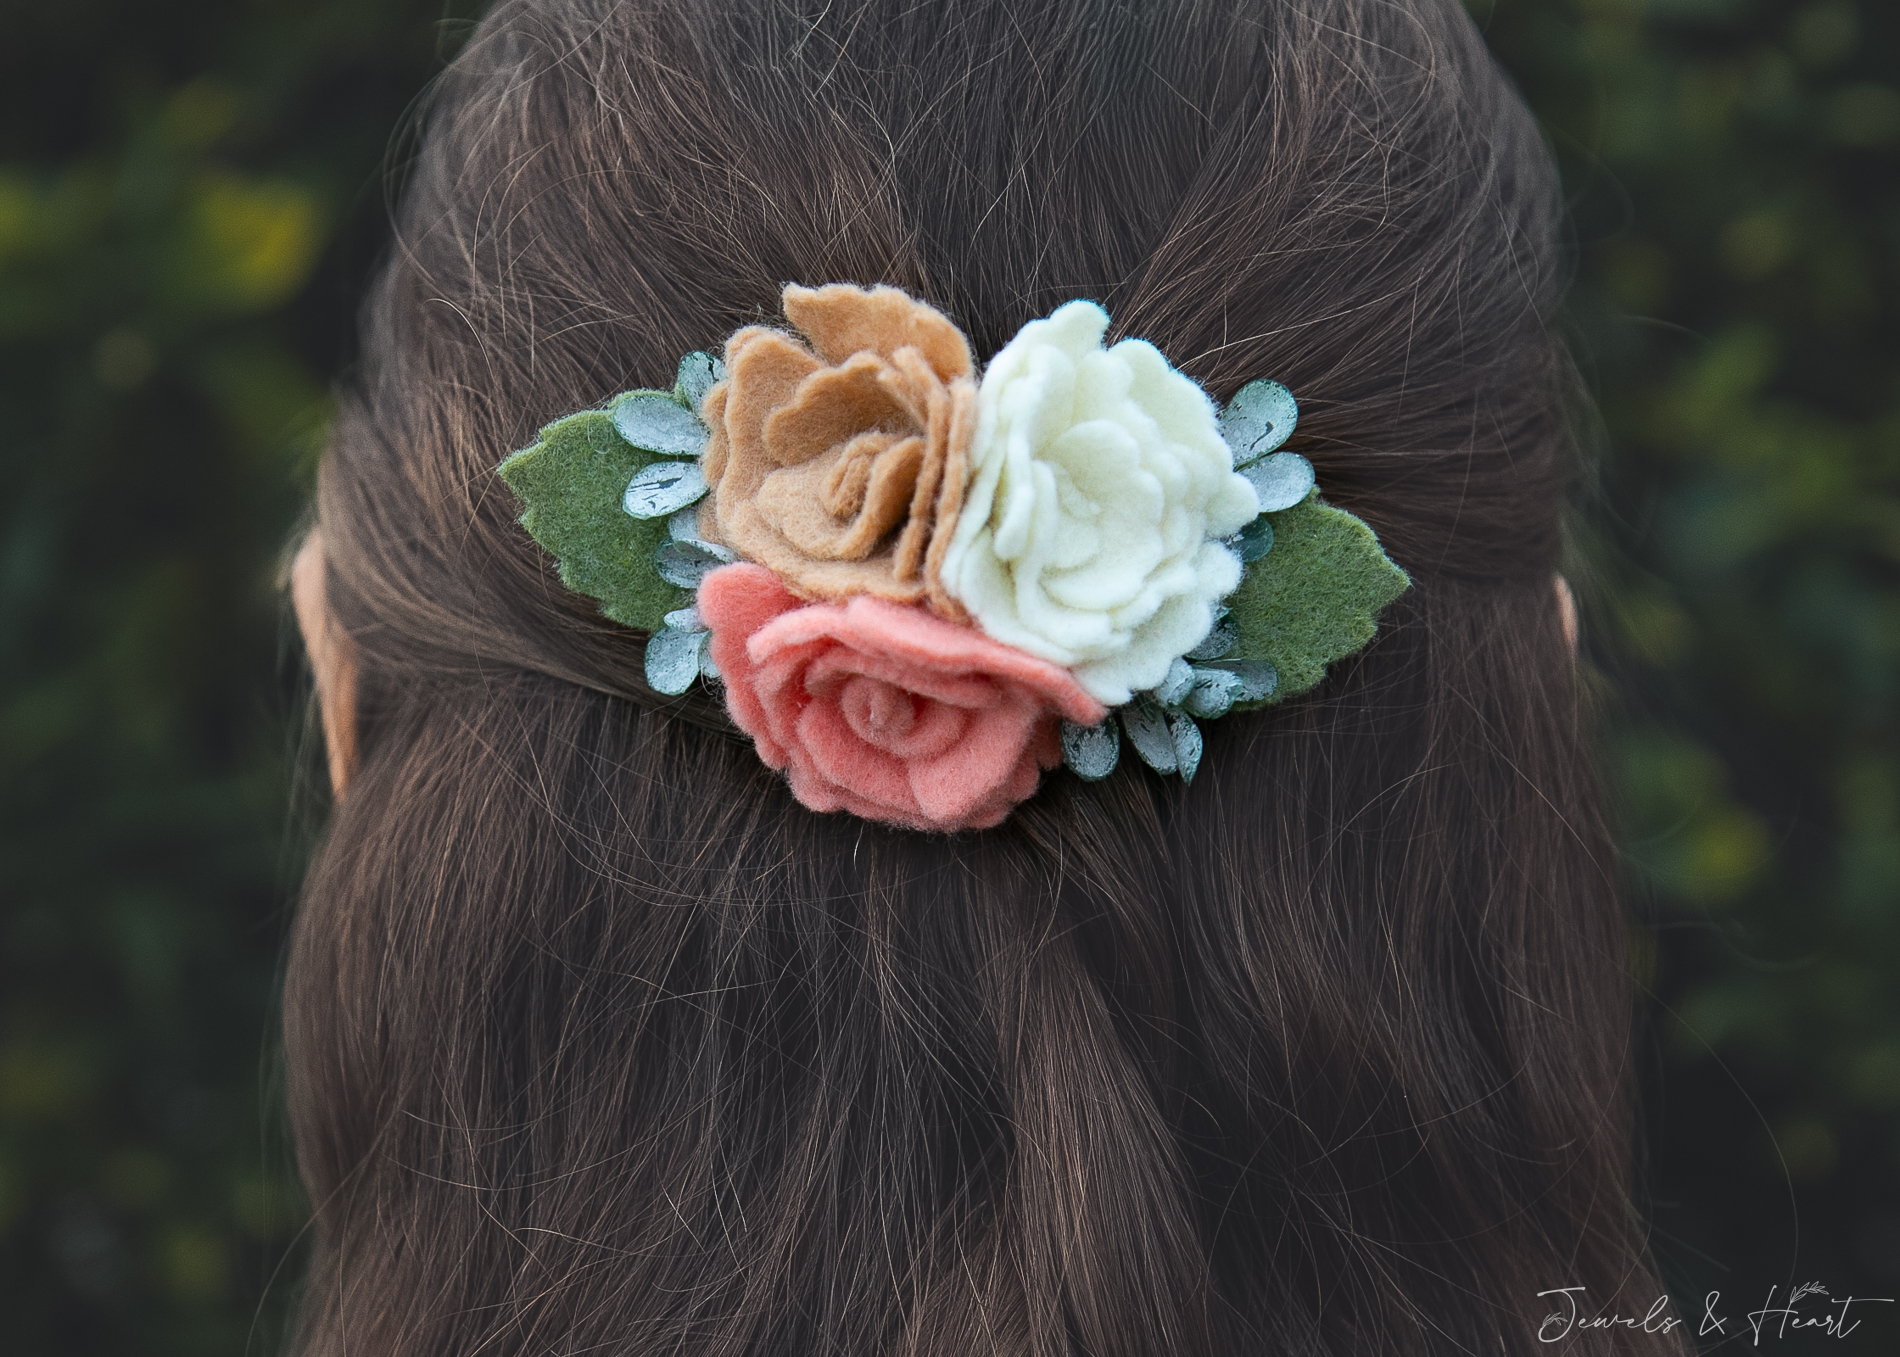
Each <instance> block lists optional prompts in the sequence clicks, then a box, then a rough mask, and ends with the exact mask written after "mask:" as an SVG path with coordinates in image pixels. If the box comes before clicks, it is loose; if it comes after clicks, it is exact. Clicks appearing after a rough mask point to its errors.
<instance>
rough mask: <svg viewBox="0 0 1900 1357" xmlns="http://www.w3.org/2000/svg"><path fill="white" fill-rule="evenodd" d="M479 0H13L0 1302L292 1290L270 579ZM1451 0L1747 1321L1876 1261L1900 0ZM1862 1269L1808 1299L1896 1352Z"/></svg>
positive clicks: (110, 1306) (1630, 817)
mask: <svg viewBox="0 0 1900 1357" xmlns="http://www.w3.org/2000/svg"><path fill="white" fill-rule="evenodd" d="M1025 2H1026V3H1027V2H1028V0H1025ZM472 8H473V6H472V5H463V6H461V7H459V8H458V7H451V9H450V10H449V11H448V14H447V17H445V13H444V9H443V7H442V4H441V3H440V0H435V2H434V3H420V2H415V0H382V3H376V2H375V0H305V2H304V3H292V2H291V0H205V2H203V3H191V4H184V3H173V4H154V3H132V2H131V0H118V2H117V3H107V2H106V0H66V2H65V3H54V4H39V5H34V6H32V7H25V6H20V5H11V6H8V7H7V9H8V11H9V12H7V13H6V14H5V15H4V16H0V108H3V109H4V113H3V114H0V472H3V473H4V474H3V477H0V484H3V485H4V491H0V930H3V931H0V957H3V960H0V966H3V967H4V972H3V974H4V990H3V991H0V1330H3V1331H4V1336H3V1337H0V1345H4V1346H5V1347H6V1349H7V1350H8V1351H9V1352H13V1351H19V1352H33V1353H39V1352H48V1353H50V1352H59V1353H95V1352H96V1353H135V1352H136V1353H143V1352H151V1353H192V1354H198V1353H212V1352H237V1351H239V1350H244V1349H248V1350H250V1351H253V1352H258V1353H267V1352H270V1351H273V1350H275V1349H276V1347H277V1346H278V1345H279V1342H280V1340H281V1337H282V1333H283V1316H284V1313H285V1310H286V1307H287V1305H288V1303H289V1301H290V1300H291V1299H292V1297H293V1296H294V1291H295V1284H294V1278H295V1276H296V1273H297V1270H298V1263H299V1252H298V1232H299V1228H300V1225H301V1223H302V1221H303V1218H304V1208H303V1205H302V1203H301V1201H300V1200H299V1197H298V1193H297V1190H296V1188H295V1187H294V1185H293V1180H292V1175H291V1173H290V1170H289V1162H288V1154H287V1151H286V1149H285V1144H284V1137H283V1122H282V1115H281V1112H280V1111H279V1102H280V1094H279V1084H278V1080H277V1075H276V1067H275V1060H274V1056H273V1046H272V1039H271V1036H270V1030H271V1029H270V1021H271V1018H270V1015H271V995H272V991H273V985H274V982H275V976H276V969H277V966H278V964H279V956H280V952H281V948H282V942H283V936H284V927H285V922H286V917H287V909H288V901H289V899H290V897H291V893H292V891H293V889H294V886H295V882H296V879H297V874H298V870H299V866H300V862H301V856H302V853H303V852H304V847H305V842H306V836H307V832H308V831H307V829H306V828H305V826H304V824H303V819H304V818H307V817H299V816H297V815H296V814H294V813H293V811H292V809H291V807H292V806H293V805H294V804H295V803H296V799H297V796H298V794H299V792H298V789H299V788H300V787H301V788H303V789H304V791H303V793H302V796H303V799H304V800H305V801H306V802H308V801H309V800H310V798H311V797H312V796H314V795H316V793H313V792H310V791H309V790H308V786H307V784H308V783H309V782H310V780H311V779H312V777H313V776H314V774H315V770H316V764H315V763H314V762H313V761H312V758H311V751H310V750H308V749H304V748H300V747H298V745H297V743H296V738H297V737H296V736H295V734H294V733H293V732H294V730H295V726H296V720H295V718H296V717H297V716H298V715H299V714H300V711H301V702H302V700H303V690H302V688H301V686H300V685H301V683H302V679H301V677H300V674H299V667H298V666H299V659H298V653H297V651H296V648H295V647H294V645H293V644H291V642H290V640H289V637H288V635H287V631H286V626H285V622H284V619H283V615H282V609H281V607H280V602H279V596H278V593H277V589H276V584H275V580H276V576H277V572H278V570H279V568H280V563H281V560H282V547H283V544H284V542H285V541H286V539H287V535H288V533H289V532H290V529H291V527H292V525H293V523H294V522H295V520H296V517H297V515H298V513H299V510H300V504H301V499H302V495H303V493H304V489H305V487H307V485H308V482H309V477H310V472H311V465H312V460H313V458H314V455H315V451H316V448H317V446H318V443H319V440H320V438H321V433H322V429H323V426H324V421H325V418H326V413H327V409H328V401H329V397H328V383H329V381H330V380H331V378H332V377H333V376H334V375H335V374H336V373H338V372H339V371H341V370H342V369H343V367H344V365H345V364H346V363H347V362H348V361H349V357H350V350H351V343H352V339H351V328H352V315H353V312H354V309H355V305H356V299H357V296H358V294H359V291H360V288H361V285H362V281H363V279H364V276H365V274H366V272H367V270H368V269H369V267H370V266H371V264H372V263H373V261H374V258H375V254H376V251H377V249H378V248H379V245H380V242H381V240H382V235H383V223H384V220H385V197H384V190H383V183H382V178H381V169H380V167H381V165H382V163H383V161H384V157H385V152H386V150H387V148H388V144H389V138H390V135H391V132H392V129H394V128H395V127H396V126H397V125H398V123H399V121H400V118H401V115H402V113H403V110H404V108H405V106H406V105H407V103H408V102H409V100H410V99H412V98H413V97H414V95H415V93H416V92H417V91H418V90H419V89H420V88H421V87H422V85H423V83H424V82H425V81H426V80H427V78H428V77H429V75H430V73H431V72H432V71H434V70H436V69H438V67H439V65H440V63H441V61H442V60H443V58H444V56H445V55H446V54H447V53H449V52H451V51H453V49H454V46H455V44H456V43H457V41H459V38H460V36H461V34H462V33H463V32H465V30H466V21H465V19H464V18H463V17H461V16H464V15H466V14H467V13H468V12H470V11H471V10H472ZM1478 17H1479V19H1480V22H1482V23H1483V24H1484V25H1485V27H1486V30H1487V32H1488V33H1489V34H1490V35H1491V37H1492V39H1493V42H1494V45H1495V46H1496V48H1497V50H1498V52H1499V54H1500V55H1501V57H1502V58H1503V59H1504V61H1505V62H1506V64H1507V65H1508V66H1509V67H1510V68H1511V70H1512V71H1513V72H1514V73H1515V74H1516V76H1517V77H1518V79H1519V81H1520V83H1521V84H1522V86H1523V88H1524V89H1525V91H1526V93H1527V94H1528V96H1529V98H1530V100H1531V102H1532V103H1533V104H1534V105H1535V106H1536V108H1537V110H1538V111H1539V113H1540V114H1541V115H1542V116H1543V117H1544V119H1545V121H1546V125H1547V126H1548V128H1549V131H1550V136H1551V139H1552V142H1553V144H1554V145H1555V146H1556V147H1557V148H1558V152H1559V154H1560V156H1561V158H1562V160H1563V162H1564V168H1565V172H1566V176H1567V182H1568V186H1569V193H1570V199H1571V207H1572V232H1573V236H1574V241H1575V245H1576V262H1577V282H1576V287H1575V292H1574V301H1573V306H1572V310H1571V320H1570V323H1571V326H1572V330H1573V333H1574V337H1575V343H1576V348H1577V352H1578V355H1579V358H1580V360H1581V361H1582V363H1583V365H1584V367H1585V369H1586V371H1587V372H1588V374H1589V376H1590V378H1591V381H1592V383H1593V385H1594V387H1595V389H1596V391H1597V392H1598V395H1599V398H1600V401H1601V413H1602V417H1603V425H1604V428H1605V435H1604V439H1603V443H1604V451H1605V461H1604V466H1603V475H1602V483H1601V486H1600V487H1599V488H1598V490H1597V491H1596V493H1595V495H1594V498H1593V501H1592V503H1591V505H1590V507H1589V513H1588V516H1587V519H1586V523H1587V527H1586V528H1585V529H1583V530H1582V531H1580V533H1579V537H1578V542H1577V550H1576V553H1575V560H1574V561H1573V562H1572V566H1571V569H1572V573H1573V574H1574V575H1575V576H1576V577H1577V578H1578V580H1579V582H1580V584H1581V585H1582V586H1583V592H1584V593H1585V601H1586V631H1587V633H1588V638H1589V639H1588V642H1587V643H1588V645H1589V648H1590V650H1591V652H1592V654H1593V655H1594V656H1595V657H1596V659H1597V661H1598V663H1599V664H1600V665H1601V666H1602V668H1603V670H1604V672H1605V674H1606V682H1605V693H1606V709H1607V712H1608V720H1607V729H1606V738H1605V742H1604V767H1605V769H1606V772H1607V774H1608V777H1609V779H1610V781H1611V783H1612V785H1613V788H1614V790H1615V795H1616V798H1617V803H1618V806H1619V814H1620V816H1621V819H1622V822H1623V826H1624V830H1625V842H1626V845H1627V858H1628V864H1629V879H1630V883H1631V892H1632V898H1633V900H1634V902H1635V904H1636V906H1637V908H1638V909H1639V911H1640V912H1641V913H1642V915H1643V917H1645V918H1646V919H1648V920H1650V921H1652V922H1653V925H1654V927H1653V929H1645V930H1644V931H1643V932H1642V933H1641V934H1640V935H1639V939H1638V948H1637V955H1638V963H1637V965H1638V972H1639V978H1640V980H1641V981H1642V982H1643V984H1644V985H1645V987H1646V990H1647V991H1648V993H1649V994H1650V995H1651V996H1652V1002H1651V1004H1650V1010H1649V1012H1650V1021H1649V1022H1648V1024H1647V1026H1646V1027H1645V1029H1644V1033H1643V1036H1642V1039H1641V1040H1642V1046H1641V1051H1640V1053H1639V1058H1640V1060H1641V1061H1642V1063H1643V1066H1644V1069H1645V1081H1646V1093H1645V1099H1646V1101H1645V1119H1646V1122H1647V1125H1648V1134H1647V1141H1648V1156H1649V1159H1650V1169H1649V1183H1650V1194H1651V1197H1652V1198H1653V1201H1652V1203H1651V1206H1652V1215H1653V1218H1654V1221H1655V1227H1656V1233H1655V1247H1656V1251H1657V1253H1658V1255H1659V1257H1660V1258H1661V1260H1662V1263H1663V1266H1664V1269H1665V1272H1666V1273H1667V1275H1668V1278H1669V1280H1670V1283H1671V1285H1672V1288H1674V1290H1675V1291H1676V1293H1677V1294H1678V1295H1679V1296H1681V1297H1683V1300H1682V1306H1683V1308H1684V1309H1685V1310H1687V1311H1689V1312H1690V1313H1691V1316H1692V1319H1693V1318H1696V1317H1699V1316H1700V1313H1701V1302H1700V1300H1699V1299H1691V1298H1692V1297H1693V1298H1699V1297H1700V1296H1701V1295H1702V1294H1703V1293H1704V1292H1705V1291H1707V1290H1708V1289H1710V1288H1721V1289H1722V1291H1723V1296H1724V1300H1723V1302H1722V1306H1721V1308H1722V1310H1723V1311H1724V1312H1726V1313H1730V1314H1731V1330H1730V1331H1731V1332H1733V1330H1734V1328H1735V1326H1736V1325H1737V1324H1739V1323H1741V1322H1742V1321H1741V1320H1740V1319H1739V1316H1740V1315H1741V1314H1742V1313H1743V1312H1745V1311H1747V1310H1748V1309H1751V1308H1755V1307H1757V1306H1759V1305H1760V1304H1761V1303H1762V1301H1761V1297H1762V1296H1765V1294H1766V1292H1767V1288H1768V1287H1769V1286H1770V1285H1771V1284H1780V1285H1782V1286H1783V1287H1784V1288H1785V1286H1786V1285H1787V1284H1788V1283H1789V1282H1790V1281H1811V1280H1819V1281H1821V1282H1823V1283H1824V1284H1826V1285H1828V1286H1829V1287H1830V1288H1832V1289H1833V1292H1834V1294H1835V1295H1836V1296H1839V1295H1841V1294H1843V1293H1845V1292H1849V1291H1851V1292H1853V1293H1855V1294H1858V1295H1863V1296H1869V1295H1871V1296H1900V988H1897V987H1896V979H1897V978H1900V964H1897V963H1900V909H1897V908H1896V905H1897V904H1900V762H1897V761H1896V758H1895V754H1896V745H1897V744H1900V730H1896V703H1897V702H1900V691H1897V689H1900V665H1897V664H1896V658H1897V654H1896V652H1897V651H1900V589H1896V582H1897V579H1900V342H1897V338H1900V337H1897V336H1896V318H1897V317H1900V306H1897V302H1900V296H1897V291H1900V186H1897V184H1896V179H1897V178H1900V175H1897V174H1896V171H1897V170H1900V6H1896V5H1894V4H1892V3H1889V2H1888V0H1879V2H1874V0H1862V3H1859V4H1856V3H1855V2H1854V0H1819V3H1802V4H1789V3H1780V2H1778V0H1759V2H1758V3H1753V4H1751V3H1746V0H1650V3H1648V4H1647V5H1645V4H1643V3H1642V2H1641V0H1583V2H1582V3H1572V2H1571V0H1498V3H1497V4H1496V5H1495V7H1493V8H1480V9H1479V10H1478ZM1561 1282H1562V1279H1553V1281H1552V1284H1553V1285H1558V1284H1561ZM1525 1303H1526V1304H1527V1305H1533V1304H1536V1302H1535V1301H1534V1300H1533V1299H1532V1298H1526V1300H1525ZM1812 1305H1813V1303H1812V1302H1811V1303H1810V1306H1811V1307H1812ZM1896 1308H1900V1307H1880V1311H1879V1312H1877V1311H1875V1310H1869V1311H1867V1313H1868V1315H1869V1323H1868V1325H1867V1327H1866V1328H1864V1329H1863V1330H1862V1331H1861V1332H1860V1333H1858V1334H1856V1335H1854V1336H1853V1337H1852V1338H1851V1339H1850V1340H1849V1341H1848V1342H1847V1343H1845V1344H1840V1345H1838V1348H1837V1350H1841V1351H1855V1352H1859V1351H1868V1352H1874V1351H1891V1350H1897V1349H1896V1348H1895V1346H1894V1345H1895V1343H1896V1335H1897V1334H1900V1323H1896V1322H1894V1317H1893V1316H1892V1314H1891V1312H1892V1310H1894V1309H1896ZM1811 1313H1816V1314H1818V1313H1820V1311H1819V1310H1818V1309H1811ZM1821 1342H1822V1340H1819V1339H1814V1338H1812V1337H1808V1338H1804V1339H1797V1338H1795V1337H1790V1338H1788V1339H1786V1340H1785V1341H1784V1342H1782V1343H1781V1344H1780V1346H1782V1347H1783V1348H1790V1347H1792V1348H1794V1349H1796V1350H1818V1345H1819V1344H1820V1343H1821Z"/></svg>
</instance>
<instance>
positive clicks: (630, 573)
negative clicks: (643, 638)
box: [499, 398, 692, 631]
mask: <svg viewBox="0 0 1900 1357" xmlns="http://www.w3.org/2000/svg"><path fill="white" fill-rule="evenodd" d="M669 399H670V398H669ZM664 460H666V458H664V457H663V456H661V455H659V454H656V453H651V452H643V451H641V450H640V449H638V448H635V447H633V446H631V445H630V444H629V443H628V442H627V441H626V440H625V439H624V438H622V437H621V436H620V435H619V433H618V432H616V431H615V429H614V423H613V417H612V416H611V415H610V414H608V413H607V412H606V411H605V410H586V411H582V412H581V413H580V414H578V415H569V416H568V417H567V418H565V419H558V420H556V421H555V422H554V423H552V424H550V425H548V426H547V427H546V428H544V429H542V430H541V433H540V435H539V437H538V438H537V440H536V441H535V443H534V445H533V446H532V447H528V448H523V449H522V450H521V451H520V452H517V453H515V454H514V455H513V456H511V457H509V458H508V459H507V460H506V461H504V462H503V463H502V464H501V466H500V468H499V471H500V474H501V478H502V479H503V480H504V481H506V482H507V483H508V486H509V488H510V489H512V490H513V491H514V492H515V494H516V496H517V497H518V498H519V499H520V500H521V503H522V505H523V511H522V514H521V526H522V527H524V528H526V529H527V530H528V534H529V536H531V537H533V538H534V540H535V541H537V542H539V543H540V544H541V545H542V546H543V547H545V548H546V549H547V550H548V551H549V552H550V553H551V554H552V555H553V556H554V559H555V560H556V562H557V563H558V564H559V566H560V573H561V583H562V584H564V585H566V586H567V587H568V588H569V589H572V590H573V591H574V592H576V593H580V594H586V595H587V596H588V597H589V598H593V599H597V600H599V602H600V610H601V612H603V613H605V614H606V615H607V616H608V617H610V618H612V619H613V620H614V621H616V622H620V623H622V624H624V625H626V626H629V627H637V628H639V629H640V630H642V631H657V630H659V629H660V627H662V626H664V625H665V618H666V614H667V613H669V612H672V611H673V610H674V609H676V608H682V607H685V606H686V604H688V603H689V602H691V601H692V598H691V595H690V594H688V593H687V592H686V591H685V590H684V589H681V588H679V587H677V586H675V585H672V584H669V583H667V582H666V581H665V580H664V579H662V578H660V573H659V570H658V568H657V567H656V566H655V564H654V560H653V555H654V552H655V551H656V550H657V549H658V548H659V546H660V545H661V544H662V543H663V542H665V541H666V540H667V531H666V520H665V519H664V518H652V519H645V520H642V519H637V518H632V517H629V516H628V514H627V513H626V511H625V510H624V509H623V508H622V506H621V500H622V498H623V497H624V496H625V494H626V491H627V482H628V481H630V480H632V479H633V475H634V473H635V472H637V471H639V470H640V469H641V468H642V467H644V466H646V465H648V464H649V463H652V462H657V461H664Z"/></svg>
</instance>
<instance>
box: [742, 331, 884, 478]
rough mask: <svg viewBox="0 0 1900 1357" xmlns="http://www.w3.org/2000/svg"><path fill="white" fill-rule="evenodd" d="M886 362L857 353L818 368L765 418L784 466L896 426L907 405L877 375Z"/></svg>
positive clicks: (768, 438)
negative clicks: (866, 433)
mask: <svg viewBox="0 0 1900 1357" xmlns="http://www.w3.org/2000/svg"><path fill="white" fill-rule="evenodd" d="M884 370H885V363H884V360H883V359H881V358H879V357H878V356H877V355H876V354H874V353H860V354H855V355H853V356H852V357H851V358H850V359H849V360H847V361H846V362H845V363H844V364H843V365H841V366H839V367H825V368H818V369H816V370H815V371H813V372H812V373H811V374H810V375H809V376H808V377H806V378H805V379H804V380H803V381H801V382H799V384H798V389H797V390H796V391H794V392H793V393H792V398H791V399H790V400H789V401H787V402H786V403H785V404H784V405H782V406H780V407H779V408H778V409H777V410H774V411H773V412H772V414H771V416H770V417H769V418H768V419H767V420H766V421H765V443H766V446H767V447H768V448H769V449H771V452H772V456H773V458H774V460H776V461H777V462H778V464H779V465H780V466H797V465H798V464H799V463H800V462H806V461H809V460H811V459H812V458H813V457H816V456H818V455H819V454H820V453H823V452H824V451H826V450H827V449H828V448H832V447H835V446H836V445H838V444H840V443H843V442H845V441H847V440H848V439H850V438H851V437H853V436H854V435H856V434H859V433H862V432H864V431H865V430H867V429H875V428H880V427H885V426H891V427H896V426H897V425H898V424H899V423H903V422H906V421H905V420H904V418H903V417H904V415H905V413H906V412H905V410H904V408H903V406H902V405H901V404H900V403H899V402H898V401H897V400H895V399H893V397H892V395H891V392H890V390H889V389H888V388H887V387H886V386H885V385H884V383H883V382H881V381H879V380H878V378H879V377H880V375H881V374H882V373H883V372H884Z"/></svg>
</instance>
